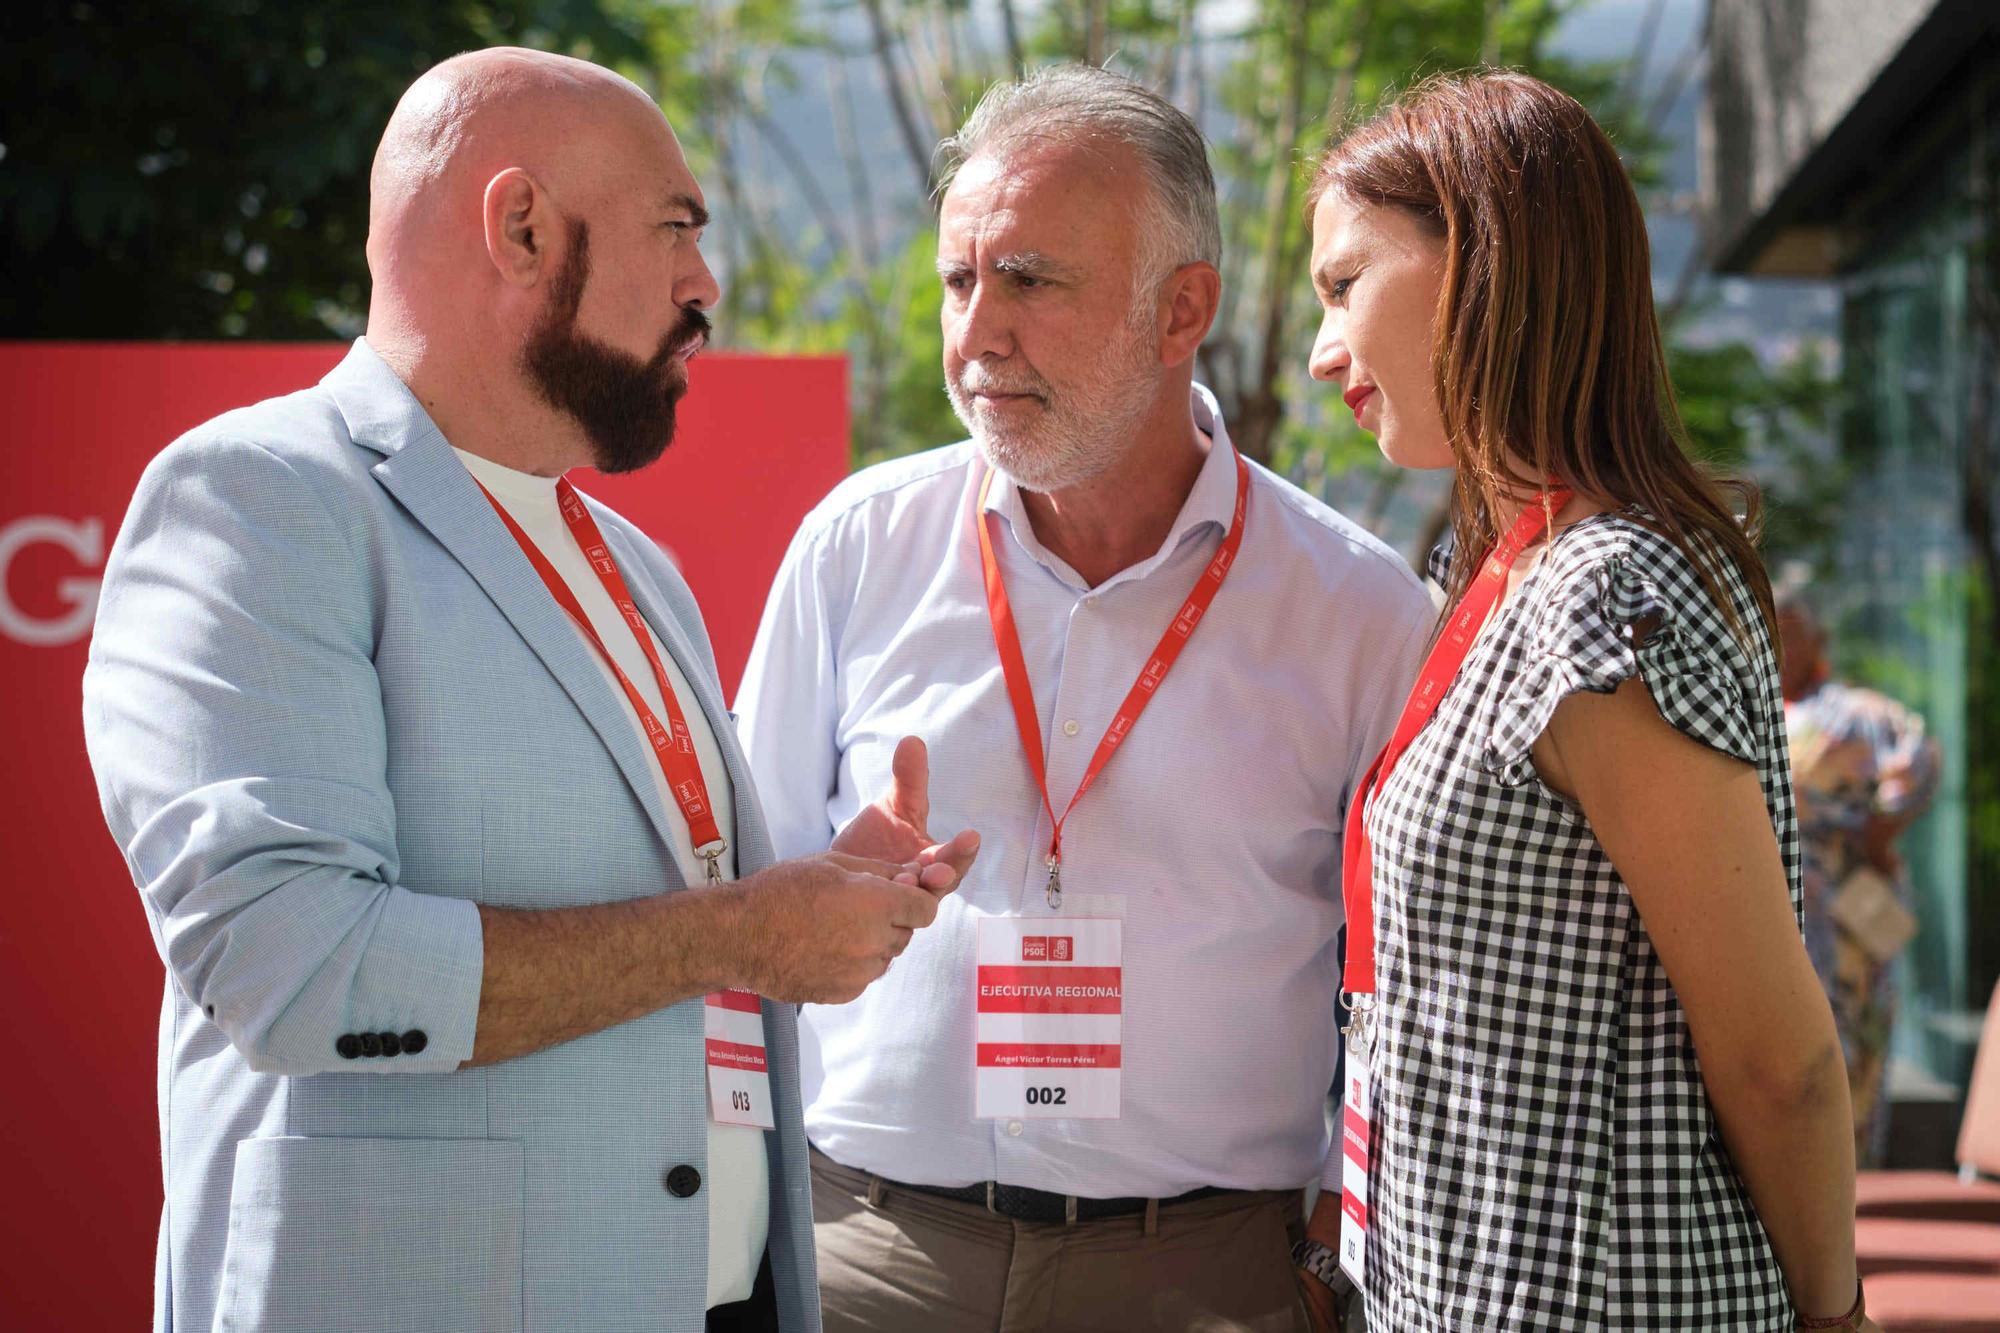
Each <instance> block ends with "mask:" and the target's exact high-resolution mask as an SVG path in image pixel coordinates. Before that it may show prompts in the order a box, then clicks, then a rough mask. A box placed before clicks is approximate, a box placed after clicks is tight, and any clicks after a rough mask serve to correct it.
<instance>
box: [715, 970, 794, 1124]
mask: <svg viewBox="0 0 2000 1333" xmlns="http://www.w3.org/2000/svg"><path fill="white" fill-rule="evenodd" d="M702 1016H703V1022H704V1024H705V1025H706V1029H707V1047H708V1112H709V1114H710V1115H711V1116H713V1117H714V1119H715V1123H717V1124H718V1125H748V1126H750V1127H751V1128H753V1129H776V1128H777V1126H778V1120H777V1116H776V1115H775V1114H774V1112H773V1108H772V1105H771V1070H770V1065H769V1063H768V1062H767V1061H766V1060H765V1058H764V1011H763V1006H762V1005H761V1004H759V1003H758V1000H757V996H756V995H755V993H753V992H751V991H747V990H726V991H717V992H716V993H715V994H713V995H711V996H709V997H708V999H707V1002H706V1003H705V1004H704V1005H703V1006H702Z"/></svg>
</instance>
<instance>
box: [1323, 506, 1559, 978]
mask: <svg viewBox="0 0 2000 1333" xmlns="http://www.w3.org/2000/svg"><path fill="white" fill-rule="evenodd" d="M1569 497H1570V492H1568V491H1567V490H1561V489H1557V490H1550V491H1545V492H1543V493H1542V494H1540V495H1538V496H1536V497H1535V498H1534V499H1532V500H1530V501H1529V502H1528V503H1527V504H1526V505H1525V506H1524V507H1523V508H1522V510H1521V516H1520V517H1519V518H1517V519H1515V520H1514V528H1513V531H1511V532H1509V533H1508V534H1507V537H1506V539H1505V540H1504V541H1501V542H1499V543H1498V544H1496V545H1495V546H1494V548H1493V549H1492V550H1491V551H1489V552H1488V553H1487V556H1486V559H1485V560H1483V561H1482V562H1480V566H1479V573H1478V574H1477V575H1476V576H1475V577H1474V578H1473V580H1472V586H1471V587H1469V588H1467V589H1466V590H1465V596H1464V597H1462V598H1460V599H1459V603H1458V606H1457V607H1456V608H1454V609H1453V611H1452V613H1451V619H1450V620H1449V621H1447V622H1446V623H1445V627H1444V633H1443V634H1441V635H1440V636H1439V637H1438V641H1437V643H1436V644H1434V645H1433V646H1432V648H1431V651H1430V656H1429V657H1426V658H1425V659H1424V669H1423V670H1422V671H1421V672H1419V673H1418V675H1417V683H1416V684H1415V685H1414V686H1412V687H1411V688H1410V697H1409V700H1408V701H1407V702H1406V703H1404V705H1403V715H1402V717H1401V718H1399V719H1398V720H1397V722H1396V730H1395V732H1394V733H1393V734H1391V735H1390V737H1389V743H1388V744H1387V745H1386V746H1384V747H1383V748H1382V753H1381V754H1379V755H1377V756H1376V758H1375V762H1374V764H1372V765H1371V766H1370V767H1369V769H1368V776H1367V777H1365V778H1363V779H1362V780H1361V786H1360V787H1359V788H1357V789H1356V790H1355V792H1354V795H1353V796H1352V797H1351V798H1350V799H1349V801H1348V806H1347V838H1346V841H1345V845H1344V854H1343V858H1342V859H1343V861H1344V862H1345V864H1344V865H1342V867H1341V877H1340V879H1341V889H1342V893H1343V896H1344V897H1345V898H1346V899H1347V971H1346V975H1345V976H1343V977H1342V979H1341V989H1342V990H1343V991H1346V992H1348V993H1349V994H1352V995H1366V994H1372V993H1373V992H1374V990H1375V900H1374V895H1373V892H1372V889H1373V871H1374V866H1373V860H1374V858H1373V850H1374V849H1373V848H1372V847H1371V846H1370V845H1369V842H1368V820H1367V811H1368V799H1369V797H1370V796H1372V795H1373V794H1374V793H1375V790H1376V789H1377V788H1378V787H1379V786H1381V784H1382V783H1384V782H1387V781H1388V780H1389V774H1390V773H1391V772H1392V771H1394V769H1395V767H1396V762H1397V761H1398V760H1399V759H1401V758H1402V757H1403V752H1404V751H1405V750H1407V749H1409V748H1410V742H1412V741H1414V740H1416V738H1417V735H1418V733H1420V732H1421V731H1423V729H1424V724H1425V723H1427V722H1429V721H1430V720H1431V714H1433V713H1435V712H1436V711H1437V706H1438V704H1439V703H1440V702H1442V701H1443V699H1444V696H1445V692H1446V691H1447V690H1449V689H1450V688H1451V683H1452V681H1453V680H1455V679H1456V678H1457V676H1458V669H1459V668H1460V667H1462V666H1464V665H1465V659H1466V656H1467V654H1469V653H1470V652H1471V651H1472V644H1473V640H1475V639H1477V638H1478V637H1479V631H1480V628H1481V627H1482V626H1484V625H1485V624H1486V617H1487V616H1488V615H1489V614H1490V613H1491V612H1492V610H1493V607H1494V605H1495V604H1496V603H1498V602H1499V600H1500V595H1501V594H1502V593H1503V592H1505V591H1506V590H1507V574H1508V572H1509V571H1510V570H1512V569H1513V567H1514V562H1515V561H1516V560H1518V559H1520V557H1521V552H1523V551H1525V550H1527V549H1528V545H1529V543H1530V542H1533V541H1534V540H1535V539H1536V538H1537V537H1539V536H1541V535H1542V529H1543V528H1544V527H1545V526H1547V524H1548V520H1549V517H1550V515H1552V514H1554V513H1555V512H1556V511H1557V510H1559V509H1561V508H1562V507H1563V506H1564V505H1565V504H1568V503H1569Z"/></svg>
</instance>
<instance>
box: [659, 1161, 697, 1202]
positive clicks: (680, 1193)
mask: <svg viewBox="0 0 2000 1333" xmlns="http://www.w3.org/2000/svg"><path fill="white" fill-rule="evenodd" d="M700 1188H701V1172H699V1171H697V1170H695V1169H694V1168H693V1167H691V1166H688V1165H686V1164H685V1163H683V1164H682V1165H680V1166H677V1167H675V1168H674V1169H673V1170H671V1171H669V1172H667V1192H668V1193H669V1194H671V1195H673V1196H674V1197H675V1198H676V1199H685V1198H687V1197H689V1196H690V1195H692V1194H693V1193H694V1192H695V1191H696V1190H698V1189H700Z"/></svg>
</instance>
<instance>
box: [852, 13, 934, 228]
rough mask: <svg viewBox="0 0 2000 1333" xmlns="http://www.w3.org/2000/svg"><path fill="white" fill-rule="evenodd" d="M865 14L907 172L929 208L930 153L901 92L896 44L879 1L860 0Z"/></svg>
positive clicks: (932, 184)
mask: <svg viewBox="0 0 2000 1333" xmlns="http://www.w3.org/2000/svg"><path fill="white" fill-rule="evenodd" d="M861 5H862V8H863V9H864V10H866V11H867V14H868V28H869V31H870V32H871V33H873V34H874V37H875V63H876V65H877V66H878V67H879V68H880V69H881V71H882V86H883V87H884V88H885V89H887V90H888V93H889V109H890V110H891V111H892V112H894V113H895V117H896V128H897V129H898V130H900V131H901V132H902V136H903V147H904V149H905V150H907V151H908V153H909V162H910V168H911V170H912V171H913V172H915V174H916V178H917V193H918V195H919V196H920V197H922V198H923V199H924V200H925V201H926V202H927V203H930V204H931V206H932V207H935V206H936V205H935V203H934V202H933V201H932V190H933V186H934V185H935V182H934V180H933V179H932V177H931V149H932V147H933V145H931V144H927V143H925V142H924V136H923V135H922V134H921V133H920V132H919V131H918V130H917V119H916V115H915V113H914V112H912V111H911V109H910V101H909V98H908V97H907V96H906V95H905V94H904V92H903V78H902V73H901V71H899V70H898V69H897V68H896V43H895V37H894V34H892V33H891V32H890V30H889V20H888V18H887V17H886V16H885V15H884V14H883V13H882V0H861Z"/></svg>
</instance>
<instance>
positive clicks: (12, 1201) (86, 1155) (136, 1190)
mask: <svg viewBox="0 0 2000 1333" xmlns="http://www.w3.org/2000/svg"><path fill="white" fill-rule="evenodd" d="M343 351H344V349H343V348H341V347H339V346H328V345H323V344H314V345H294V346H234V345H214V346H162V345H135V346H110V345H93V346H72V345H61V344H51V343H13V344H0V403H5V404H6V408H7V418H8V427H7V429H8V437H7V442H6V453H5V461H6V466H7V468H8V471H9V476H10V480H9V481H8V482H7V484H6V488H5V491H4V499H0V679H4V681H5V682H6V687H5V690H4V691H0V710H3V711H0V743H4V746H5V754H6V760H7V767H8V769H9V778H8V781H7V783H6V790H7V800H6V801H5V803H4V806H0V849H4V853H5V867H6V871H5V880H4V884H5V890H6V896H5V903H4V910H0V1041H4V1045H5V1049H6V1050H7V1052H8V1060H7V1064H8V1075H7V1078H6V1080H5V1083H6V1090H5V1091H4V1092H0V1135H4V1142H5V1144H6V1146H7V1149H8V1158H9V1160H10V1162H11V1163H12V1165H11V1167H10V1169H9V1179H8V1181H7V1188H6V1191H5V1194H6V1203H5V1205H4V1207H0V1249H4V1251H5V1252H6V1254H7V1256H8V1263H7V1270H8V1272H9V1274H10V1276H9V1277H8V1279H7V1280H6V1281H5V1282H0V1328H8V1329H30V1328H34V1329H41V1328H48V1329H55V1328H60V1329H64V1330H84V1331H86V1333H87V1331H89V1330H98V1329H104V1330H111V1329H117V1330H129V1329H134V1328H141V1327H144V1326H145V1324H146V1321H147V1319H148V1317H149V1316H148V1311H149V1309H150V1302H151V1299H152V1271H153V1247H154V1240H155V1234H156V1230H157V1227H158V1224H159V1214H160V1156H159V1124H158V1116H157V1108H156V1099H155V1068H156V1050H155V1040H156V1036H157V1031H156V1030H157V1026H158V1019H159V1011H160V988H161V984H162V977H161V968H160V961H159V956H158V955H157V954H156V953H155V952H154V949H153V941H152V937H151V935H150V933H149V932H148V930H147V928H146V922H145V916H144V913H143V912H142V910H141V908H140V905H139V901H138V895H137V894H136V893H135V892H134V890H133V887H132V880H131V877H130V875H129V874H128V873H127V871H126V868H125V864H124V861H123V859H122V858H121V857H120V856H119V854H118V851H117V849H116V848H115V847H114V846H113V845H112V842H111V838H110V835H109V834H108V833H107V832H106V831H105V828H104V821H103V818H102V816H101V815H100V813H99V811H98V807H97V793H96V788H95V786H94V784H93V782H92V780H91V775H90V767H89V764H88V763H87V762H86V760H85V757H84V752H83V724H82V717H81V711H82V710H81V702H80V698H81V696H80V682H81V679H82V675H83V664H84V654H85V650H86V647H87V644H88V641H89V634H90V621H91V613H92V610H93V608H94V607H95V604H96V595H97V586H98V578H99V575H100V573H101V571H102V568H103V564H104V558H105V555H106V554H107V553H108V552H109V550H110V547H111V542H112V540H113V539H114V538H115V537H116V536H117V532H118V524H119V522H120V521H121V519H122V518H123V517H124V513H125V506H126V502H127V500H128V499H129V498H130V496H131V493H132V487H133V486H134V484H136V483H137V481H138V479H139V473H140V471H141V470H142V469H144V467H145V465H146V463H147V461H148V460H149V459H151V458H152V456H153V455H154V454H155V453H157V452H158V451H159V450H160V449H161V447H163V446H164V445H165V444H167V442H168V441H170V440H172V439H173V438H174V437H175V436H176V435H178V434H180V433H181V432H182V431H184V430H186V429H188V428H189V427H191V426H194V425H196V424H198V423H200V422H202V421H204V420H206V419H207V418H209V417H211V416H214V415H216V414H217V413H219V412H222V411H225V410H227V409H228V408H231V407H237V406H240V405H242V404H245V403H250V402H254V401H256V400H258V399H260V398H267V397H271V396H273V395H276V394H281V393H289V392H291V391H292V390H294V389H299V388H303V387H305V386H306V385H309V384H311V383H313V382H314V381H316V380H318V379H319V377H320V376H321V375H323V374H325V373H326V371H327V370H329V369H330V368H331V367H332V366H333V365H334V363H335V362H336V361H338V360H339V359H340V357H341V355H342V354H343ZM693 380H694V383H693V388H692V391H691V392H690V393H689V395H688V397H687V399H686V401H685V402H684V403H683V404H682V408H681V431H680V438H679V440H678V442H677V443H676V444H675V445H674V447H673V448H672V449H671V450H669V451H668V453H667V455H666V457H665V459H664V460H662V461H661V462H660V463H659V464H658V465H656V466H654V467H652V468H649V469H647V470H646V471H644V472H640V473H637V474H634V475H630V476H625V477H615V478H613V477H600V476H595V475H591V476H587V477H579V478H578V481H579V483H580V485H581V487H582V489H583V490H585V491H587V492H588V493H590V494H592V495H594V496H597V497H598V498H600V499H602V500H604V501H605V502H606V503H608V504H610V505H611V506H612V507H613V508H615V509H617V510H619V511H620V512H621V513H623V514H625V515H626V516H627V517H629V518H631V519H632V520H633V521H635V522H636V523H638V524H639V526H640V527H641V528H643V529H645V530H646V531H647V532H649V533H651V534H652V535H653V536H654V538H655V539H656V540H658V541H659V542H661V544H662V545H664V546H665V547H666V548H667V549H668V550H669V551H670V552H671V553H672V554H673V555H674V557H675V558H676V559H677V560H678V561H679V563H680V566H681V569H682V570H683V572H684V573H685V574H686V575H687V577H688V581H689V582H690V583H691V584H692V585H693V587H694V590H695V594H696V595H697V596H698V597H699V598H700V599H701V605H702V610H703V612H704V614H705V616H706V618H707V621H708V628H709V632H710V634H711V635H712V636H713V637H714V640H715V648H716V654H717V657H718V658H719V659H720V664H721V668H722V677H723V683H724V685H725V686H726V687H727V690H728V692H729V693H730V694H732V695H733V694H734V692H735V687H736V681H737V677H738V675H739V674H740V673H741V671H742V669H743V660H744V658H745V657H746V656H747V655H748V653H749V650H750V641H751V638H752V636H753V635H754V634H755V632H756V628H757V616H758V614H759V612H760V611H761V610H762V609H763V604H764V594H765V591H766V589H767V588H768V587H769V585H770V581H771V577H772V575H773V574H774V573H775V572H776V571H777V567H778V562H779V560H780V558H781V557H782V556H783V554H784V550H785V544H786V543H787V542H788V541H789V540H790V538H791V534H792V531H793V529H794V528H795V527H796V526H797V525H798V521H799V519H800V518H802V517H803V516H804V514H805V512H806V510H807V509H809V508H810V507H811V506H812V505H813V504H814V503H816V502H817V501H818V500H819V498H820V497H821V496H823V495H824V494H825V493H826V492H827V491H828V490H829V489H830V488H831V487H832V486H833V485H834V483H835V482H837V481H838V480H839V479H840V478H841V476H842V475H843V474H844V473H845V472H846V470H847V400H846V370H845V367H844V365H843V363H842V362H841V361H839V360H838V359H823V358H813V359H796V360H793V359H774V358H773V359H767V358H760V357H729V356H707V357H703V358H701V359H700V360H698V361H696V362H695V363H694V367H693Z"/></svg>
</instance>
